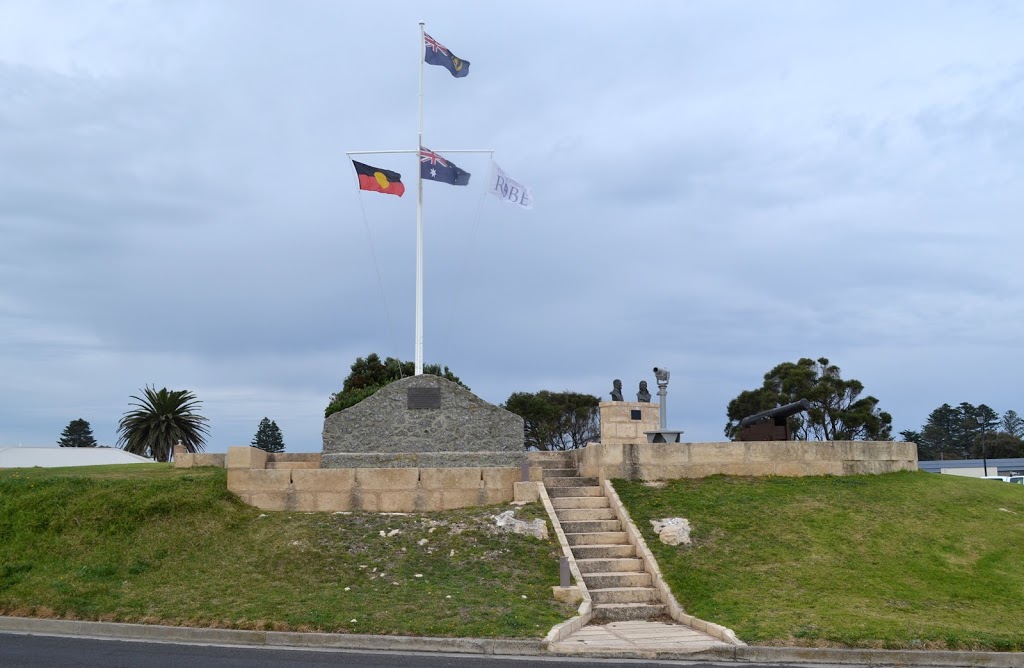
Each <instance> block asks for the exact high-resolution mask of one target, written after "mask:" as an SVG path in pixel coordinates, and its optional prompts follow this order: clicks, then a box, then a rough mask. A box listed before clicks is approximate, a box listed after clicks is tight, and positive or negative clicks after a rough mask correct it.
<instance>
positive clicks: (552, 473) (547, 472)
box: [541, 468, 579, 480]
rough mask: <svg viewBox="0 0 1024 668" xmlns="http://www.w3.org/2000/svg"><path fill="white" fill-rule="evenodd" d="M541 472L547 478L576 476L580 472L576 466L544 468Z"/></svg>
mask: <svg viewBox="0 0 1024 668" xmlns="http://www.w3.org/2000/svg"><path fill="white" fill-rule="evenodd" d="M541 473H543V474H544V479H545V480H547V479H548V478H576V477H578V476H579V472H577V471H576V469H575V468H566V469H544V470H543V471H541Z"/></svg>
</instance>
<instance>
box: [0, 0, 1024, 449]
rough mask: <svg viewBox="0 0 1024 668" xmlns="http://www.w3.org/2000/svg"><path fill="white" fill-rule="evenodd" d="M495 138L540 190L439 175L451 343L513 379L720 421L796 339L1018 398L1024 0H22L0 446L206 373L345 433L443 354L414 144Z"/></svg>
mask: <svg viewBox="0 0 1024 668" xmlns="http://www.w3.org/2000/svg"><path fill="white" fill-rule="evenodd" d="M420 20H423V21H425V22H426V30H427V32H429V33H430V34H431V35H432V36H433V37H435V38H436V39H438V40H439V41H440V42H441V43H442V44H444V45H445V46H447V47H448V48H450V49H451V51H452V52H453V53H454V54H455V55H457V56H458V57H460V58H463V59H465V60H468V61H470V62H471V63H472V65H471V70H470V75H469V76H468V77H466V78H460V79H455V78H453V77H451V76H450V75H449V74H448V72H447V71H446V70H444V69H443V68H440V67H434V66H430V65H427V66H425V68H424V71H423V82H424V141H423V143H424V145H426V146H428V147H430V148H433V149H446V148H448V149H456V148H466V149H493V150H494V151H495V154H494V158H495V160H496V161H497V162H498V163H499V164H500V165H501V167H502V168H503V169H504V170H505V171H506V172H508V173H509V174H510V175H511V176H513V177H515V178H517V179H519V180H521V181H523V182H525V183H527V184H529V185H530V186H531V187H532V188H533V190H534V196H535V207H534V209H533V210H532V211H529V212H524V211H518V210H516V209H514V208H513V207H511V206H509V205H506V204H503V203H502V202H499V201H497V200H495V199H493V198H490V197H485V195H484V186H485V185H486V181H487V173H488V165H489V162H488V160H489V158H488V156H487V155H485V154H460V155H458V156H454V155H449V157H452V159H453V160H454V161H455V162H456V164H458V165H459V166H460V167H462V168H463V169H465V170H467V171H469V172H470V173H471V174H472V179H471V181H470V184H469V186H467V187H464V188H462V187H454V186H450V185H447V184H444V183H436V182H426V183H425V184H424V228H425V240H426V241H425V344H424V349H425V358H426V361H427V362H428V363H431V362H441V363H443V364H447V365H449V366H450V367H451V368H452V370H453V371H454V372H455V373H456V374H458V375H459V376H460V377H461V378H462V380H463V382H465V383H466V384H467V385H468V386H469V387H470V388H472V390H473V391H474V392H475V393H477V394H478V395H480V396H481V397H482V398H484V399H486V400H488V401H491V402H493V403H500V402H503V401H504V400H505V399H506V398H507V397H508V396H509V394H510V393H512V392H516V391H537V390H541V389H550V390H556V391H557V390H565V389H569V390H574V391H578V392H585V393H590V394H595V395H600V396H601V397H602V398H603V399H607V398H608V393H609V392H610V390H611V386H612V380H613V379H615V378H620V379H622V381H623V385H624V388H625V394H626V396H627V398H631V397H632V396H633V395H635V392H636V387H637V384H638V382H639V381H640V380H648V382H649V383H650V384H651V386H652V387H654V377H653V374H652V373H651V368H652V367H654V366H663V367H667V368H668V369H670V370H671V372H672V380H671V385H670V386H669V397H668V398H669V410H668V422H669V427H673V428H679V429H683V430H684V432H685V433H684V440H689V441H709V440H721V439H722V428H723V426H724V424H725V422H726V417H725V408H726V405H727V403H728V402H729V400H730V399H732V398H733V397H734V396H736V395H737V394H738V393H739V392H740V391H741V390H744V389H753V388H755V387H757V386H759V385H760V384H761V380H762V376H763V374H764V373H765V372H766V371H768V370H769V369H771V368H772V367H773V366H775V365H776V364H779V363H781V362H785V361H796V360H797V359H799V358H800V357H815V358H816V357H820V356H825V357H828V358H829V359H830V360H831V361H832V362H833V363H834V364H837V365H838V366H839V367H840V368H841V369H842V372H843V376H844V377H847V378H856V379H858V380H860V381H861V382H863V383H864V385H865V388H866V393H869V394H872V395H874V396H876V397H878V398H879V399H880V401H881V403H880V406H881V408H883V409H884V410H887V411H889V412H890V413H892V415H893V418H894V434H895V433H896V432H898V431H899V430H902V429H917V428H919V427H920V426H921V425H922V423H923V422H924V421H925V419H926V417H927V415H928V413H929V412H930V411H931V410H933V409H934V408H936V407H937V406H939V405H940V404H942V403H944V402H948V403H951V404H957V403H959V402H961V401H969V402H971V403H975V404H977V403H987V404H988V405H990V406H992V407H993V408H995V409H996V410H997V411H999V412H1000V413H1002V412H1004V411H1005V410H1007V409H1011V408H1012V409H1015V410H1017V411H1020V412H1024V398H1022V393H1021V377H1022V373H1024V344H1022V332H1024V305H1022V304H1024V301H1022V299H1021V294H1022V291H1024V271H1022V268H1021V252H1022V248H1024V231H1022V218H1024V215H1022V213H1024V179H1022V175H1024V40H1022V35H1024V3H1020V2H1015V1H1012V0H1008V1H1006V2H981V1H967V0H964V1H962V2H940V1H938V0H935V1H930V2H912V1H901V2H891V1H890V0H884V1H865V0H855V1H851V2H827V1H818V0H815V1H812V2H796V1H787V2H728V1H722V0H714V1H706V2H668V1H664V0H663V1H661V2H628V3H625V2H616V3H611V2H586V3H584V2H578V3H552V2H524V1H519V2H514V3H430V4H424V3H413V2H389V3H386V5H380V4H376V3H354V2H353V3H347V2H337V1H333V0H324V1H316V0H302V1H298V2H285V1H284V0H253V1H243V0H220V1H216V0H202V1H194V2H187V1H181V0H174V1H171V0H163V1H161V2H143V1H138V2H128V1H124V2H100V1H98V0H90V1H84V0H68V1H67V2H46V1H41V0H20V1H19V0H0V446H13V445H18V444H22V445H25V446H30V445H33V446H45V445H53V444H55V442H56V440H57V439H58V437H59V436H60V433H61V430H62V429H63V428H64V427H65V426H66V425H67V424H68V422H69V421H70V420H73V419H76V418H84V419H86V420H88V421H89V422H90V423H91V424H92V427H93V430H94V432H95V435H96V437H97V439H98V440H99V442H100V443H101V444H107V445H113V444H114V443H115V441H116V438H117V435H116V430H117V423H118V420H119V419H120V417H121V415H122V414H123V413H124V412H125V411H126V410H129V408H130V407H129V402H130V399H129V397H130V396H131V395H133V394H140V391H141V389H142V388H143V387H145V386H147V385H152V386H155V387H156V388H161V387H165V386H166V387H168V388H170V389H189V390H192V391H194V392H195V393H196V394H197V396H198V398H199V399H200V400H201V401H202V402H203V414H204V415H206V416H207V417H208V418H209V419H210V425H211V438H210V441H209V445H208V450H210V451H214V452H223V451H224V450H225V449H226V448H227V447H228V446H229V445H247V444H248V443H249V441H250V440H251V439H252V437H253V435H254V433H255V431H256V428H257V426H258V424H259V421H260V419H261V418H263V417H264V416H267V417H269V418H271V419H273V420H275V421H276V422H277V424H278V425H279V426H280V427H281V429H282V431H283V434H284V438H285V443H286V446H287V450H288V451H319V450H320V449H321V430H322V427H323V409H324V407H325V406H326V404H327V401H328V397H329V395H330V394H331V393H332V392H334V391H336V390H338V389H340V387H341V384H342V381H343V379H344V378H345V376H346V375H347V373H348V370H349V366H350V365H351V364H352V362H353V361H354V360H355V358H356V357H359V356H365V355H367V354H369V353H371V352H377V353H379V354H380V355H381V356H382V357H386V356H394V357H400V358H402V359H405V360H412V359H413V357H414V313H415V308H414V298H415V219H416V196H415V195H416V190H415V184H416V178H415V177H416V170H417V169H418V165H417V163H416V160H415V158H414V157H413V156H411V155H400V154H399V155H386V156H376V157H373V158H371V157H368V156H367V157H364V161H366V162H369V163H370V164H374V165H376V166H378V167H382V168H386V169H391V170H394V171H397V172H400V173H401V174H402V178H403V181H404V182H405V183H406V184H407V187H408V191H407V192H406V194H405V196H404V197H402V198H401V199H399V198H397V197H394V196H390V195H382V194H379V193H372V192H361V191H359V190H358V189H357V180H356V175H355V172H354V171H353V169H352V166H351V163H350V162H349V159H348V157H347V156H346V151H356V150H371V149H414V148H415V147H416V132H417V92H418V81H419V72H420V68H419V60H420V58H421V50H420V44H419V26H418V23H419V21H420Z"/></svg>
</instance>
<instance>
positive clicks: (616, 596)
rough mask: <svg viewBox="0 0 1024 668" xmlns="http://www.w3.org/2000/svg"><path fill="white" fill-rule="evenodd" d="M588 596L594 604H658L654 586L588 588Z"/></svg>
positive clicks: (656, 591)
mask: <svg viewBox="0 0 1024 668" xmlns="http://www.w3.org/2000/svg"><path fill="white" fill-rule="evenodd" d="M587 591H589V592H590V598H592V599H593V600H594V603H595V604H601V603H653V604H655V605H658V604H660V603H661V601H659V600H658V590H657V589H655V588H654V587H610V588H608V589H590V588H589V587H588V588H587Z"/></svg>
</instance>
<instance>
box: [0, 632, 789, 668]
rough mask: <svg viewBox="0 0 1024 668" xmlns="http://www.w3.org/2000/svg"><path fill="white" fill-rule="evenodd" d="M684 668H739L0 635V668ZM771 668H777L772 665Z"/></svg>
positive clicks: (748, 664) (778, 667) (670, 663)
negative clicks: (664, 667)
mask: <svg viewBox="0 0 1024 668" xmlns="http://www.w3.org/2000/svg"><path fill="white" fill-rule="evenodd" d="M684 665H685V666H698V667H699V666H704V667H707V668H710V667H711V666H723V665H737V664H721V663H716V664H709V663H690V662H682V663H681V662H656V661H641V660H611V659H609V660H600V659H598V660H595V659H561V658H538V657H523V658H515V657H495V656H482V655H478V654H476V655H453V654H420V653H383V652H379V653H378V652H350V651H342V650H334V651H323V650H300V649H270V648H262V647H228V646H222V645H186V644H176V643H151V642H135V641H131V642H129V641H123V640H99V639H93V638H69V637H53V636H33V635H21V634H13V633H0V666H2V667H3V668H54V667H58V666H59V667H60V668H136V667H145V668H206V667H208V666H209V667H213V666H216V667H217V668H264V667H266V668H271V667H273V668H300V667H301V668H314V667H317V666H332V667H337V666H345V668H392V667H395V668H398V667H403V668H404V667H405V666H409V667H415V668H477V667H483V668H563V667H564V668H587V667H588V666H593V667H594V668H614V667H615V666H624V667H625V666H628V667H629V668H636V667H637V666H684ZM743 666H745V667H747V668H757V666H758V664H751V663H744V664H743ZM771 668H781V667H780V665H779V664H772V667H771Z"/></svg>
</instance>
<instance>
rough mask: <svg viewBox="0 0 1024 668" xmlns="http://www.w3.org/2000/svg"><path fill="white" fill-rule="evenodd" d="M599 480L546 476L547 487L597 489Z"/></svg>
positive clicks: (545, 483)
mask: <svg viewBox="0 0 1024 668" xmlns="http://www.w3.org/2000/svg"><path fill="white" fill-rule="evenodd" d="M597 483H598V480H597V478H581V477H579V476H578V475H574V476H568V477H563V478H555V477H550V478H549V477H547V476H544V486H545V487H596V486H597Z"/></svg>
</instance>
